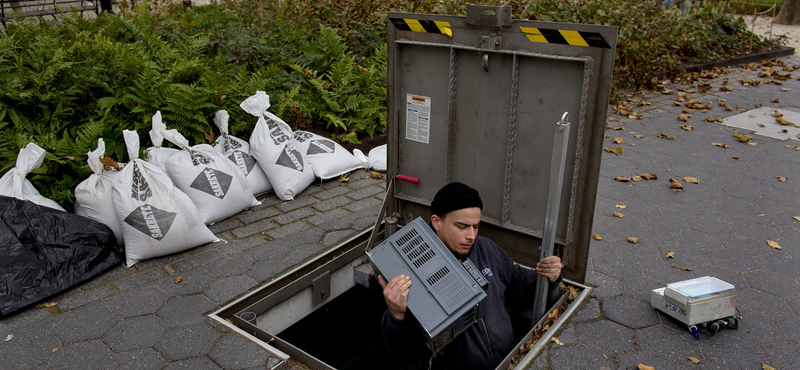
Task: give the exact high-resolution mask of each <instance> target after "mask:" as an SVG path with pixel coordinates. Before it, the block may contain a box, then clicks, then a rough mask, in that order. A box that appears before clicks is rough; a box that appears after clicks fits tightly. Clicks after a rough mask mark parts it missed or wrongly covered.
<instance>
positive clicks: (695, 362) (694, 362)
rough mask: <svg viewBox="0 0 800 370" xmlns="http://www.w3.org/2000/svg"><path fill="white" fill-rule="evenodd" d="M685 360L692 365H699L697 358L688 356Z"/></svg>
mask: <svg viewBox="0 0 800 370" xmlns="http://www.w3.org/2000/svg"><path fill="white" fill-rule="evenodd" d="M687 358H688V359H689V361H691V362H692V363H693V364H699V363H700V359H699V358H697V357H692V356H689V357H687Z"/></svg>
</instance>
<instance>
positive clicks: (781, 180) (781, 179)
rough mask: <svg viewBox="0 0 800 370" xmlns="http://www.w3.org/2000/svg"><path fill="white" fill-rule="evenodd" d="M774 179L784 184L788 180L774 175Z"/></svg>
mask: <svg viewBox="0 0 800 370" xmlns="http://www.w3.org/2000/svg"><path fill="white" fill-rule="evenodd" d="M775 178H776V179H778V181H780V182H786V180H788V179H787V178H786V177H784V176H780V175H775Z"/></svg>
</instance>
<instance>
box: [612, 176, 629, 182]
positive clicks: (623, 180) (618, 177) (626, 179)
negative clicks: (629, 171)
mask: <svg viewBox="0 0 800 370" xmlns="http://www.w3.org/2000/svg"><path fill="white" fill-rule="evenodd" d="M614 181H619V182H628V181H631V178H630V177H626V176H617V177H615V178H614Z"/></svg>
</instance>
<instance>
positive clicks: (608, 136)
mask: <svg viewBox="0 0 800 370" xmlns="http://www.w3.org/2000/svg"><path fill="white" fill-rule="evenodd" d="M610 137H611V135H610V134H608V133H605V134H603V139H608V138H610Z"/></svg>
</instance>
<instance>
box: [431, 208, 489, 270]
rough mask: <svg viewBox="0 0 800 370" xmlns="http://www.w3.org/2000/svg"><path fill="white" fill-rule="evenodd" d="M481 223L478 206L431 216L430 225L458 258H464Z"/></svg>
mask: <svg viewBox="0 0 800 370" xmlns="http://www.w3.org/2000/svg"><path fill="white" fill-rule="evenodd" d="M480 223H481V209H480V208H478V207H473V208H462V209H459V210H456V211H452V212H450V213H447V214H445V215H444V216H442V217H439V216H436V215H433V216H431V225H433V229H434V230H436V235H437V236H438V237H439V239H441V240H442V242H444V245H446V246H447V248H450V250H451V251H453V253H455V254H456V256H458V257H459V258H466V257H467V256H468V255H469V250H470V248H472V243H474V242H475V237H477V236H478V226H479V225H480Z"/></svg>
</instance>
